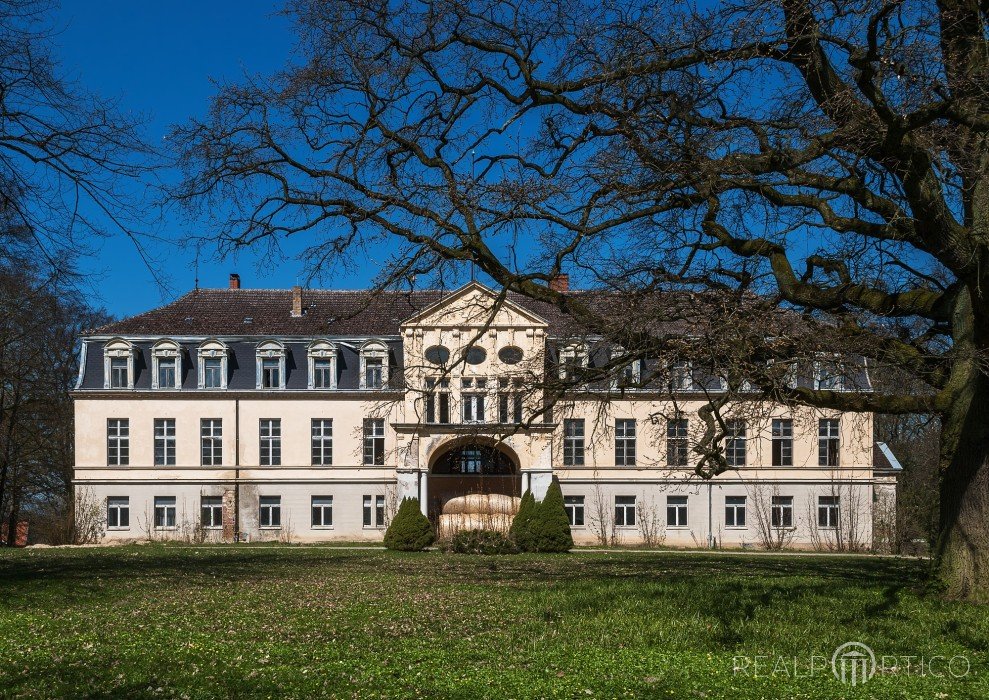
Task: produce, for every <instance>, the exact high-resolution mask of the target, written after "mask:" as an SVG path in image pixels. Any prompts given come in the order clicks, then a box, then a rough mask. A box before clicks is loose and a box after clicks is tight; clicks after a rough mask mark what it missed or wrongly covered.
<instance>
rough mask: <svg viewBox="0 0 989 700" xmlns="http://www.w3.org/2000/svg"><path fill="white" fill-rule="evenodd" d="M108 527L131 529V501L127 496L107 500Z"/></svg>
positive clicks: (112, 497)
mask: <svg viewBox="0 0 989 700" xmlns="http://www.w3.org/2000/svg"><path fill="white" fill-rule="evenodd" d="M106 526H107V527H108V528H115V529H121V530H123V529H126V528H129V527H130V499H129V498H128V497H127V496H110V497H109V498H107V499H106Z"/></svg>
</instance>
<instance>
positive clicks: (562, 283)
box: [549, 272, 570, 292]
mask: <svg viewBox="0 0 989 700" xmlns="http://www.w3.org/2000/svg"><path fill="white" fill-rule="evenodd" d="M549 288H550V289H552V290H553V291H554V292H569V291H570V275H566V274H563V273H562V272H561V273H559V274H558V275H556V277H554V278H553V279H551V280H550V281H549Z"/></svg>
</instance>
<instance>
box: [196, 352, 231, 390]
mask: <svg viewBox="0 0 989 700" xmlns="http://www.w3.org/2000/svg"><path fill="white" fill-rule="evenodd" d="M198 370H199V371H198V372H197V373H196V376H197V377H198V386H199V388H200V389H226V388H227V346H226V344H225V343H222V342H220V341H219V340H207V341H206V342H204V343H203V344H202V345H200V346H199V367H198Z"/></svg>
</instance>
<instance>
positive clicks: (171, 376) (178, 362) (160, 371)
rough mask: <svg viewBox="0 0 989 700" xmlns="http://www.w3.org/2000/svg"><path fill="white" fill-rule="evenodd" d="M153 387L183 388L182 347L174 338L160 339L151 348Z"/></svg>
mask: <svg viewBox="0 0 989 700" xmlns="http://www.w3.org/2000/svg"><path fill="white" fill-rule="evenodd" d="M151 363H152V367H151V388H152V389H172V390H174V389H181V388H182V347H181V346H180V345H179V344H178V343H176V342H175V341H174V340H160V341H158V342H157V343H155V344H154V347H152V348H151Z"/></svg>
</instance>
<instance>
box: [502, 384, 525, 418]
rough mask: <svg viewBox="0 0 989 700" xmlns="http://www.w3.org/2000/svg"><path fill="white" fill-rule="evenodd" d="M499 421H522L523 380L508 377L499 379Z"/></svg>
mask: <svg viewBox="0 0 989 700" xmlns="http://www.w3.org/2000/svg"><path fill="white" fill-rule="evenodd" d="M498 422H499V423H503V424H509V423H515V424H519V423H521V422H522V380H521V379H519V378H512V379H511V380H509V379H508V378H507V377H504V378H502V379H499V380H498Z"/></svg>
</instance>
